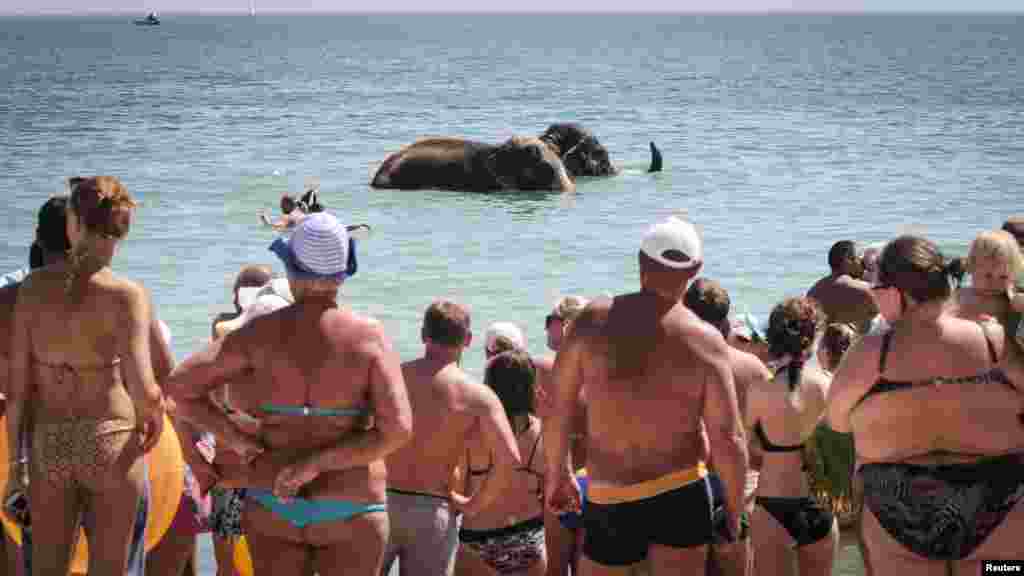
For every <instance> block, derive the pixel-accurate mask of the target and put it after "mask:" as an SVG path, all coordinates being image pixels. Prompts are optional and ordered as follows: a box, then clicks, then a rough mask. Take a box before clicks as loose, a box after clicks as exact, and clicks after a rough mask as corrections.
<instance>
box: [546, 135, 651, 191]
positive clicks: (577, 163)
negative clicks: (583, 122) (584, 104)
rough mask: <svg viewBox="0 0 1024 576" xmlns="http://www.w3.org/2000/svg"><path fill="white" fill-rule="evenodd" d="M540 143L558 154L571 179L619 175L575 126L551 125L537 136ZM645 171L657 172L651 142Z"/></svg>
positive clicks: (590, 137)
mask: <svg viewBox="0 0 1024 576" xmlns="http://www.w3.org/2000/svg"><path fill="white" fill-rule="evenodd" d="M540 139H541V140H542V141H544V142H545V143H547V145H548V146H550V147H551V149H552V150H554V152H555V153H556V154H558V156H559V158H561V159H562V163H563V164H565V169H566V170H568V171H569V174H571V175H572V177H573V178H578V177H580V176H614V175H616V174H618V173H619V169H618V168H617V167H616V166H615V165H614V164H612V162H611V160H610V158H609V157H608V150H607V149H606V148H605V147H604V146H603V145H602V144H601V143H600V142H599V141H598V140H597V137H596V136H594V134H593V133H592V132H591V131H590V130H587V129H586V128H584V127H582V126H580V125H579V124H576V123H571V122H569V123H557V124H552V125H550V126H548V129H547V130H545V131H544V133H543V134H541V135H540ZM647 171H648V172H660V171H661V151H660V150H658V147H657V146H655V145H654V142H651V165H650V167H649V168H648V170H647Z"/></svg>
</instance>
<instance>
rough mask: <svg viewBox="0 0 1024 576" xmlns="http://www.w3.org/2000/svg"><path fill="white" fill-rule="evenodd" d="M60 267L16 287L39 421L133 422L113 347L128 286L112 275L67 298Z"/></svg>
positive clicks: (103, 274) (106, 272)
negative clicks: (24, 320)
mask: <svg viewBox="0 0 1024 576" xmlns="http://www.w3.org/2000/svg"><path fill="white" fill-rule="evenodd" d="M65 269H66V268H65V264H63V263H61V264H56V265H53V266H50V267H47V268H44V269H41V270H38V271H36V272H35V273H34V274H32V275H30V276H29V277H28V278H27V279H26V280H25V281H24V282H23V283H22V286H21V295H22V303H23V307H22V308H21V309H22V310H23V311H24V312H25V313H26V315H27V320H28V326H29V340H30V348H29V354H30V355H31V361H32V371H33V373H34V376H35V381H34V388H33V392H32V394H33V400H34V402H36V403H37V404H36V408H37V409H38V410H39V411H40V413H41V414H42V415H43V416H42V417H44V418H47V417H52V418H56V419H59V418H70V417H86V416H95V417H111V416H113V417H120V418H125V419H127V420H133V419H134V414H135V412H134V407H133V403H132V400H131V397H130V395H129V392H128V390H126V389H125V386H124V384H123V383H122V379H121V371H120V369H119V368H118V363H119V361H120V358H119V356H118V342H119V338H120V339H125V338H127V334H125V333H124V332H125V328H124V324H123V322H122V321H123V319H124V317H125V316H126V315H127V312H128V306H129V305H128V304H127V301H128V298H127V293H128V292H129V291H130V290H132V289H133V287H134V286H135V285H134V284H133V283H131V282H129V281H127V280H123V279H119V278H116V277H114V276H113V274H111V273H110V271H109V270H101V271H100V272H97V273H95V274H93V275H92V276H91V277H90V278H89V280H88V281H87V282H85V283H82V284H79V285H77V286H76V287H75V292H74V295H73V296H69V295H68V294H66V292H65V277H66V275H65Z"/></svg>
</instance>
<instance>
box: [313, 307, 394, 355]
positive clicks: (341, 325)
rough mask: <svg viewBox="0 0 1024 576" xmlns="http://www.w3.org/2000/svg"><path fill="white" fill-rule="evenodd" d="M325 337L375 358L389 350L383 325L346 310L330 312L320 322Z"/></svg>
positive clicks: (373, 319) (389, 342) (389, 341)
mask: <svg viewBox="0 0 1024 576" xmlns="http://www.w3.org/2000/svg"><path fill="white" fill-rule="evenodd" d="M322 322H323V331H324V334H325V336H327V337H328V338H330V339H331V340H332V341H334V342H336V343H338V344H342V345H344V346H346V347H351V348H352V349H355V350H359V351H361V352H363V353H365V354H368V355H373V356H376V355H378V354H382V353H384V352H385V351H386V350H390V349H391V339H390V338H388V336H387V333H386V332H385V331H384V324H382V323H381V322H380V321H379V320H377V319H376V318H372V317H370V316H363V315H361V314H356V313H354V312H351V311H348V310H331V311H329V312H328V313H327V314H325V315H324V318H323V320H322Z"/></svg>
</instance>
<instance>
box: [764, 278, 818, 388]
mask: <svg viewBox="0 0 1024 576" xmlns="http://www.w3.org/2000/svg"><path fill="white" fill-rule="evenodd" d="M824 329H825V313H824V312H823V311H822V309H821V305H820V304H818V302H817V301H816V300H814V299H813V298H808V297H806V296H802V297H800V298H787V299H785V300H783V301H782V302H781V303H779V304H778V305H777V306H775V309H773V310H772V314H771V317H770V319H769V321H768V334H767V336H768V353H769V354H771V355H772V356H773V357H775V358H784V357H789V358H790V361H789V363H788V364H787V365H786V370H787V377H788V384H789V390H790V392H793V391H795V390H796V386H797V384H799V383H800V372H801V370H803V367H804V362H805V357H806V354H807V352H808V351H809V350H810V349H811V346H812V345H813V344H814V340H815V338H817V336H818V334H819V333H821V332H822V331H823V330H824Z"/></svg>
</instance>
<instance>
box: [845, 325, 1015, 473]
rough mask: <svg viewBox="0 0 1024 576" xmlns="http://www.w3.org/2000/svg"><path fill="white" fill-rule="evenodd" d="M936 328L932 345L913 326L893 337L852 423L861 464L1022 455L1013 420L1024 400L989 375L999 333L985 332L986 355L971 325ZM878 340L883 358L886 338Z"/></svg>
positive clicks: (996, 372)
mask: <svg viewBox="0 0 1024 576" xmlns="http://www.w3.org/2000/svg"><path fill="white" fill-rule="evenodd" d="M940 325H941V326H942V331H941V335H939V336H938V337H936V335H935V333H934V332H929V333H924V332H920V333H919V332H918V331H917V330H915V328H914V327H912V326H909V327H897V329H895V330H894V332H892V333H891V334H892V335H891V336H890V337H889V338H890V342H889V345H888V352H887V354H886V361H885V365H884V367H881V368H883V370H882V371H881V372H880V373H879V374H878V377H877V379H876V382H875V384H874V386H873V387H872V390H871V392H869V394H868V395H867V396H866V397H864V398H863V399H862V400H861V401H860V403H859V404H858V405H857V406H856V408H854V410H853V412H852V413H851V417H850V422H851V425H852V428H853V432H854V438H855V441H856V446H857V452H858V455H859V457H860V458H861V459H862V460H864V461H887V460H905V459H913V458H914V457H918V458H919V459H920V460H922V461H925V462H927V461H932V460H935V459H940V460H941V459H947V458H949V459H952V460H964V459H968V460H969V459H973V458H974V457H977V456H981V455H995V454H1002V453H1007V452H1019V451H1024V436H1021V434H1020V422H1019V419H1018V414H1019V413H1020V412H1021V407H1022V398H1024V397H1022V395H1021V394H1020V392H1018V391H1017V390H1016V389H1014V388H1013V386H1012V385H1011V384H1010V383H1009V381H1008V380H1006V378H1005V376H1003V375H1002V373H1001V371H999V370H993V366H994V361H993V357H995V358H998V357H1000V356H1001V355H1002V352H1003V347H1004V345H1005V344H1004V342H1005V337H1004V335H1003V333H1002V331H1001V330H998V329H995V327H990V328H986V330H988V331H989V332H990V338H991V340H990V342H991V347H990V346H989V344H988V343H987V342H986V339H985V337H984V335H983V333H982V329H981V328H980V327H979V325H978V324H976V323H975V322H969V321H965V320H961V319H957V318H946V319H944V320H943V321H942V322H941V324H940ZM877 338H878V340H879V343H877V347H878V349H879V351H881V349H882V348H883V346H884V345H882V344H881V342H884V336H879V337H877ZM880 356H881V352H879V355H878V356H876V358H878V357H880Z"/></svg>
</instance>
